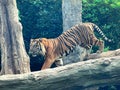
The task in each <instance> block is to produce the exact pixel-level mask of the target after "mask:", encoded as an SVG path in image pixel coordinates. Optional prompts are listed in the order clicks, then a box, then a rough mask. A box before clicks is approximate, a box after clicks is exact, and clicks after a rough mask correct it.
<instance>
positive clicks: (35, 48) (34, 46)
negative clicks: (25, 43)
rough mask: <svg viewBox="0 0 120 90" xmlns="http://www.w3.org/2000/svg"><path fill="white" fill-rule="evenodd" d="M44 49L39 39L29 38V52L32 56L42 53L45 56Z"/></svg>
mask: <svg viewBox="0 0 120 90" xmlns="http://www.w3.org/2000/svg"><path fill="white" fill-rule="evenodd" d="M45 53H46V49H45V47H44V44H43V43H42V41H41V39H31V41H30V49H29V54H30V55H31V56H33V57H36V56H39V55H42V56H45Z"/></svg>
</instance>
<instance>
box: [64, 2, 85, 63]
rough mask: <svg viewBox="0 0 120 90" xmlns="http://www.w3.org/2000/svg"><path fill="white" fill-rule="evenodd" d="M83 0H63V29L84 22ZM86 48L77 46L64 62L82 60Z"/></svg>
mask: <svg viewBox="0 0 120 90" xmlns="http://www.w3.org/2000/svg"><path fill="white" fill-rule="evenodd" d="M81 13H82V0H62V16H63V31H66V30H68V29H69V28H71V27H72V26H74V25H75V24H78V23H81V22H82V16H81ZM86 53H87V52H86V49H84V48H82V47H80V46H77V47H76V48H75V50H74V51H73V52H72V53H70V55H68V56H67V57H63V63H64V65H65V64H69V63H73V62H78V61H82V60H83V59H84V57H85V55H86Z"/></svg>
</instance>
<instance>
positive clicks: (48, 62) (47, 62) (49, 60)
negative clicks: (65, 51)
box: [41, 58, 54, 70]
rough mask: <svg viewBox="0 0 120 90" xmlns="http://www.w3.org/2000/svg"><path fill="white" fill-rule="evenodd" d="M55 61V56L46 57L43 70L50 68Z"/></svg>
mask: <svg viewBox="0 0 120 90" xmlns="http://www.w3.org/2000/svg"><path fill="white" fill-rule="evenodd" d="M53 62H54V59H53V58H46V59H45V62H44V64H43V66H42V68H41V70H43V69H47V68H50V67H51V65H52V64H53Z"/></svg>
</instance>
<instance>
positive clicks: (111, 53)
mask: <svg viewBox="0 0 120 90" xmlns="http://www.w3.org/2000/svg"><path fill="white" fill-rule="evenodd" d="M114 56H120V49H117V50H114V51H108V52H103V53H93V54H89V55H88V56H87V57H86V58H85V60H89V59H97V58H103V57H114Z"/></svg>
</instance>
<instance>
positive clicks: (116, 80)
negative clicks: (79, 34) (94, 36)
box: [0, 56, 120, 90]
mask: <svg viewBox="0 0 120 90" xmlns="http://www.w3.org/2000/svg"><path fill="white" fill-rule="evenodd" d="M119 72H120V56H116V57H110V58H100V59H96V60H89V61H84V62H78V63H74V64H69V65H66V66H61V67H57V68H54V69H46V70H43V71H38V72H31V73H28V74H21V75H5V76H0V90H8V89H12V90H28V89H29V90H48V89H49V90H66V89H68V88H71V87H72V86H80V87H81V88H87V87H93V86H103V85H111V84H114V85H115V84H120V73H119Z"/></svg>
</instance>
